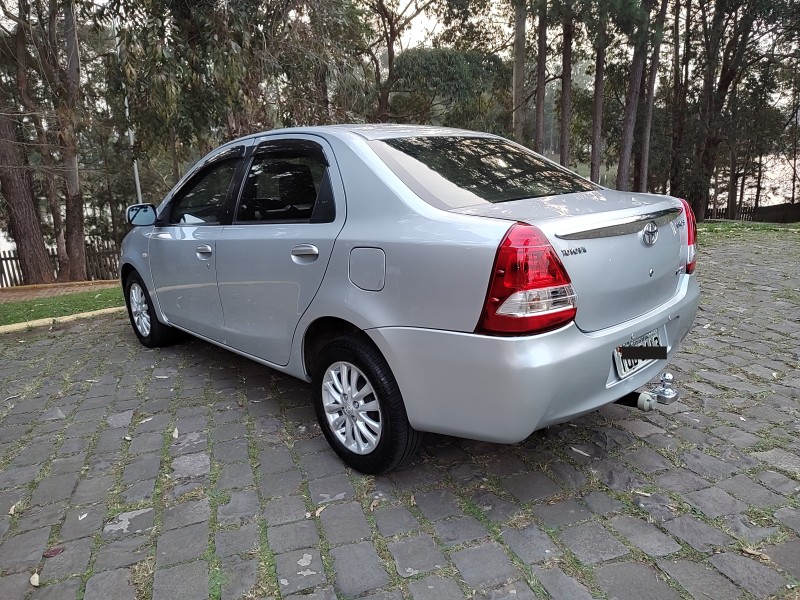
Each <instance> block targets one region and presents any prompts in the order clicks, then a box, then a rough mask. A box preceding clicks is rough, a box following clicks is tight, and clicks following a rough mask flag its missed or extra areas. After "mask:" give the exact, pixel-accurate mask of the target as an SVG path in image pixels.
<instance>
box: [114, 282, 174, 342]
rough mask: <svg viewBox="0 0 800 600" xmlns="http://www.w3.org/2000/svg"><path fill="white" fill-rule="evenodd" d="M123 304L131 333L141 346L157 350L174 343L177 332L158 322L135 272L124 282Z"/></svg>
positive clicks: (148, 296) (143, 286) (148, 295)
mask: <svg viewBox="0 0 800 600" xmlns="http://www.w3.org/2000/svg"><path fill="white" fill-rule="evenodd" d="M125 304H126V305H127V307H128V317H130V320H131V326H132V327H133V332H134V333H135V334H136V337H137V338H139V341H140V342H141V343H142V344H144V345H145V346H147V347H148V348H157V347H159V346H167V345H169V344H171V343H174V342H175V340H176V339H177V331H176V330H174V329H173V328H172V327H170V326H168V325H164V324H163V323H161V322H160V321H159V320H158V317H157V316H156V311H155V308H154V307H153V302H152V300H151V299H150V294H149V293H148V292H147V287H145V285H144V282H143V281H142V278H141V277H140V276H139V274H138V273H136V272H133V273H131V274H130V275H128V278H127V279H126V280H125Z"/></svg>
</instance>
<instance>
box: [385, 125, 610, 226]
mask: <svg viewBox="0 0 800 600" xmlns="http://www.w3.org/2000/svg"><path fill="white" fill-rule="evenodd" d="M371 146H372V148H373V149H374V150H375V152H376V153H377V154H378V156H379V157H380V158H381V160H383V161H384V162H385V163H386V165H387V166H388V167H389V168H390V169H391V170H392V171H393V172H394V173H395V174H396V175H397V176H398V177H399V178H400V179H401V180H402V181H403V183H405V184H406V185H407V186H408V187H409V188H410V189H411V190H412V191H413V192H414V193H415V194H417V195H418V196H419V197H420V198H422V199H423V200H425V201H426V202H427V203H428V204H431V205H433V206H436V207H438V208H444V209H446V210H447V209H455V208H464V207H467V206H475V205H476V204H485V203H487V202H491V203H496V202H509V201H511V200H522V199H524V198H540V197H542V196H556V195H558V194H570V193H574V192H588V191H592V190H596V189H599V188H598V187H597V186H595V185H594V184H592V183H590V182H589V181H586V180H585V179H582V178H580V177H578V176H577V175H575V174H574V173H572V172H570V171H568V170H566V169H563V168H561V167H559V166H558V165H556V164H554V163H551V162H549V161H547V160H545V159H543V158H540V157H539V156H537V155H536V154H533V153H532V152H529V151H527V150H525V149H523V148H520V147H518V146H515V145H514V144H511V143H509V142H507V141H504V140H499V139H493V138H483V137H460V136H441V137H438V136H437V137H408V138H396V139H388V140H375V141H373V142H372V143H371Z"/></svg>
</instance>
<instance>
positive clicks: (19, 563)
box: [0, 527, 50, 573]
mask: <svg viewBox="0 0 800 600" xmlns="http://www.w3.org/2000/svg"><path fill="white" fill-rule="evenodd" d="M49 536H50V528H49V527H42V528H41V529H36V530H34V531H28V532H26V533H20V534H19V535H15V536H12V537H7V538H6V539H5V541H4V542H3V543H2V544H0V565H2V567H0V568H2V570H3V571H5V572H11V573H13V572H15V571H22V570H23V569H28V568H30V567H33V566H35V565H36V564H38V563H39V561H40V560H41V558H42V552H44V550H45V544H47V539H48V537H49Z"/></svg>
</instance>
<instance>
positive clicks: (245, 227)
mask: <svg viewBox="0 0 800 600" xmlns="http://www.w3.org/2000/svg"><path fill="white" fill-rule="evenodd" d="M344 219H345V202H344V189H343V187H342V184H341V179H340V177H339V174H338V168H336V166H335V163H334V158H333V153H332V151H331V149H330V147H329V146H328V145H327V144H326V143H325V142H324V141H323V140H322V139H321V138H318V137H316V136H302V135H295V136H292V137H284V136H275V137H268V138H265V139H263V140H262V141H261V142H260V143H258V144H257V146H256V148H255V151H254V152H253V156H252V158H251V160H250V165H249V167H248V170H247V174H246V175H245V178H244V183H243V185H242V190H241V193H240V197H239V198H238V200H237V202H236V205H235V208H234V213H233V223H232V224H231V225H228V226H225V227H224V229H223V230H222V233H221V235H220V237H219V238H218V239H217V253H216V260H217V280H218V283H219V293H220V298H221V301H222V306H223V309H224V313H225V343H226V344H228V345H230V346H233V347H234V348H236V349H238V350H241V351H243V352H246V353H248V354H251V355H253V356H256V357H258V358H261V359H263V360H266V361H269V362H272V363H275V364H278V365H285V364H287V363H288V362H289V355H290V353H291V347H292V339H293V336H294V332H295V329H296V327H297V323H298V321H299V320H300V317H301V316H302V315H303V313H304V312H305V310H306V309H307V308H308V306H309V304H311V301H312V299H313V298H314V296H315V294H316V293H317V290H318V289H319V287H320V285H321V283H322V278H323V276H324V275H325V271H326V269H327V267H328V261H329V259H330V256H331V251H332V249H333V243H334V241H335V240H336V237H337V236H338V235H339V232H340V231H341V229H342V226H343V225H344Z"/></svg>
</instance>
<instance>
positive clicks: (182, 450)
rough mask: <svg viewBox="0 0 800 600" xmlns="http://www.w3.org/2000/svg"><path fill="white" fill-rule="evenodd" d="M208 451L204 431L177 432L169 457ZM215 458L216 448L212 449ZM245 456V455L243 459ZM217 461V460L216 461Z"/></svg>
mask: <svg viewBox="0 0 800 600" xmlns="http://www.w3.org/2000/svg"><path fill="white" fill-rule="evenodd" d="M207 449H208V435H207V434H206V432H205V431H188V432H185V433H181V432H180V430H179V432H178V439H174V440H173V442H172V445H171V446H170V448H169V453H170V455H171V456H181V455H182V454H196V453H198V452H205V451H206V450H207ZM214 450H215V454H214V458H217V457H216V446H215V447H214ZM246 457H247V455H246V454H245V458H246ZM217 460H219V459H217ZM220 462H222V461H220Z"/></svg>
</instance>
